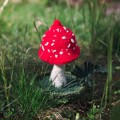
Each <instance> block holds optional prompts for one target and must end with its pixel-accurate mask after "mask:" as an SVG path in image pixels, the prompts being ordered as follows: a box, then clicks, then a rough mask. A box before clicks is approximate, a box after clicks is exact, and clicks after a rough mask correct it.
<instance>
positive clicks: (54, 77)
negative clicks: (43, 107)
mask: <svg viewBox="0 0 120 120" xmlns="http://www.w3.org/2000/svg"><path fill="white" fill-rule="evenodd" d="M64 72H65V65H54V66H53V69H52V72H51V75H50V80H51V81H52V85H54V86H55V87H57V88H60V87H62V86H63V85H65V84H66V78H65V74H64Z"/></svg>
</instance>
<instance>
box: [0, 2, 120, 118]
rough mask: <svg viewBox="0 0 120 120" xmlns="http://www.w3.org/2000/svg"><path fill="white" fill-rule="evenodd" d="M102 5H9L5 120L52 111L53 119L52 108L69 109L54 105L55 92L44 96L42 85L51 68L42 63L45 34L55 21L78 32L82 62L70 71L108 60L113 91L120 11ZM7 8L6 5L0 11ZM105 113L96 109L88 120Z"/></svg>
mask: <svg viewBox="0 0 120 120" xmlns="http://www.w3.org/2000/svg"><path fill="white" fill-rule="evenodd" d="M71 1H72V0H71ZM101 1H102V2H101ZM101 1H99V0H97V1H96V0H91V1H90V0H84V1H83V2H82V0H81V2H79V3H77V4H75V3H72V2H68V0H34V1H32V0H31V1H29V0H12V1H9V2H8V4H7V5H6V7H5V8H4V10H3V12H2V14H1V15H0V98H1V99H0V117H1V116H2V115H1V114H3V113H4V116H5V117H6V118H8V119H9V118H10V117H11V119H13V118H14V119H18V118H19V119H26V120H28V119H29V120H30V119H35V118H33V117H35V116H37V115H38V114H39V113H41V112H42V110H47V109H48V111H47V113H48V114H49V113H50V111H49V109H50V108H51V107H56V106H58V105H60V104H61V105H62V104H64V103H66V101H67V100H65V99H59V98H58V99H54V101H53V98H51V97H50V96H49V91H48V90H47V91H46V90H45V91H44V90H42V89H41V88H40V87H39V86H38V84H37V82H36V76H38V75H41V74H43V73H46V72H47V71H49V68H50V67H51V66H50V65H47V64H46V63H44V62H41V61H40V60H39V59H38V56H37V51H38V49H39V45H40V42H41V37H42V35H43V33H44V32H45V31H46V30H47V29H48V27H49V26H50V25H51V24H52V23H53V20H54V19H55V18H57V19H60V20H61V22H62V23H63V24H64V25H65V26H66V27H69V28H70V29H72V31H73V32H74V33H75V34H76V37H77V42H78V44H79V45H80V47H81V55H80V58H79V59H78V60H76V61H75V62H73V63H71V64H69V65H68V66H69V67H68V70H69V69H70V68H72V67H73V66H74V65H75V64H78V65H79V64H80V63H82V62H83V61H84V60H91V59H92V60H93V61H99V58H100V57H103V59H104V60H103V61H104V62H105V64H104V65H105V66H108V68H110V70H108V72H109V74H108V75H109V77H108V83H107V84H106V86H107V87H108V88H109V87H110V86H109V85H108V84H109V79H110V80H111V75H112V73H111V70H112V68H111V66H112V60H113V61H114V60H117V61H118V62H120V56H119V55H120V22H119V20H120V16H119V7H117V6H116V7H112V6H113V5H114V4H106V3H105V4H104V0H101ZM116 1H117V0H116ZM3 2H4V0H1V1H0V6H2V5H3ZM108 2H110V0H108ZM118 2H119V1H118ZM117 4H118V3H117ZM110 8H111V9H112V11H111V9H110ZM109 9H110V10H109ZM117 10H118V13H117V12H116V11H117ZM35 26H36V27H37V30H38V32H37V31H36V29H35ZM111 41H113V42H111ZM111 46H112V48H113V50H111ZM99 62H101V61H99ZM107 62H108V63H107ZM106 64H107V65H106ZM109 66H110V67H109ZM118 67H119V66H118ZM118 79H119V78H118ZM110 82H111V81H110ZM36 86H37V87H36ZM108 88H106V91H107V90H108ZM110 91H111V90H110ZM104 92H105V91H104ZM103 94H104V93H103ZM105 94H106V96H107V94H108V93H105ZM110 96H112V95H110ZM99 110H101V109H99ZM99 110H98V108H96V106H94V107H93V108H91V110H90V113H86V116H87V117H88V118H83V120H87V119H89V120H93V119H94V117H95V114H96V113H98V111H99ZM91 111H95V113H94V114H93V113H92V112H91ZM65 113H66V114H67V115H68V119H74V118H75V114H74V115H73V113H74V112H73V111H72V112H71V111H70V113H69V112H68V111H65ZM75 113H76V111H75ZM50 114H51V113H50ZM41 115H42V114H41ZM13 116H14V117H13ZM86 116H85V117H86ZM12 117H13V118H12ZM44 117H46V115H44ZM90 117H91V118H90ZM53 118H54V117H53ZM37 119H38V118H37ZM81 119H82V118H81Z"/></svg>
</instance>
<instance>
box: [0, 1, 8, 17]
mask: <svg viewBox="0 0 120 120" xmlns="http://www.w3.org/2000/svg"><path fill="white" fill-rule="evenodd" d="M8 2H9V0H5V1H4V3H3V5H2V6H1V7H0V15H1V14H2V12H3V10H4V8H5V7H6V5H7V4H8Z"/></svg>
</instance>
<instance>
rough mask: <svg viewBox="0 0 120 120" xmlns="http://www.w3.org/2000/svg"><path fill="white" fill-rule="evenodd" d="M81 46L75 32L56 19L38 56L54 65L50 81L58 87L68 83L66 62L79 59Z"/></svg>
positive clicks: (43, 38)
mask: <svg viewBox="0 0 120 120" xmlns="http://www.w3.org/2000/svg"><path fill="white" fill-rule="evenodd" d="M79 55H80V48H79V46H78V45H77V42H76V37H75V34H74V33H73V32H72V31H71V30H70V29H69V28H66V27H65V26H63V25H62V24H61V22H60V21H59V20H55V21H54V23H53V25H52V26H51V27H50V28H49V30H47V31H46V32H45V33H44V35H43V37H42V43H41V44H40V49H39V51H38V56H39V58H40V59H41V60H43V61H45V62H47V63H49V64H52V65H54V66H53V69H52V72H51V75H50V81H52V85H54V86H55V87H57V88H60V87H62V86H63V85H65V84H66V83H67V81H66V77H65V74H64V72H65V64H67V63H69V62H71V61H73V60H75V59H77V58H78V57H79Z"/></svg>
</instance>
